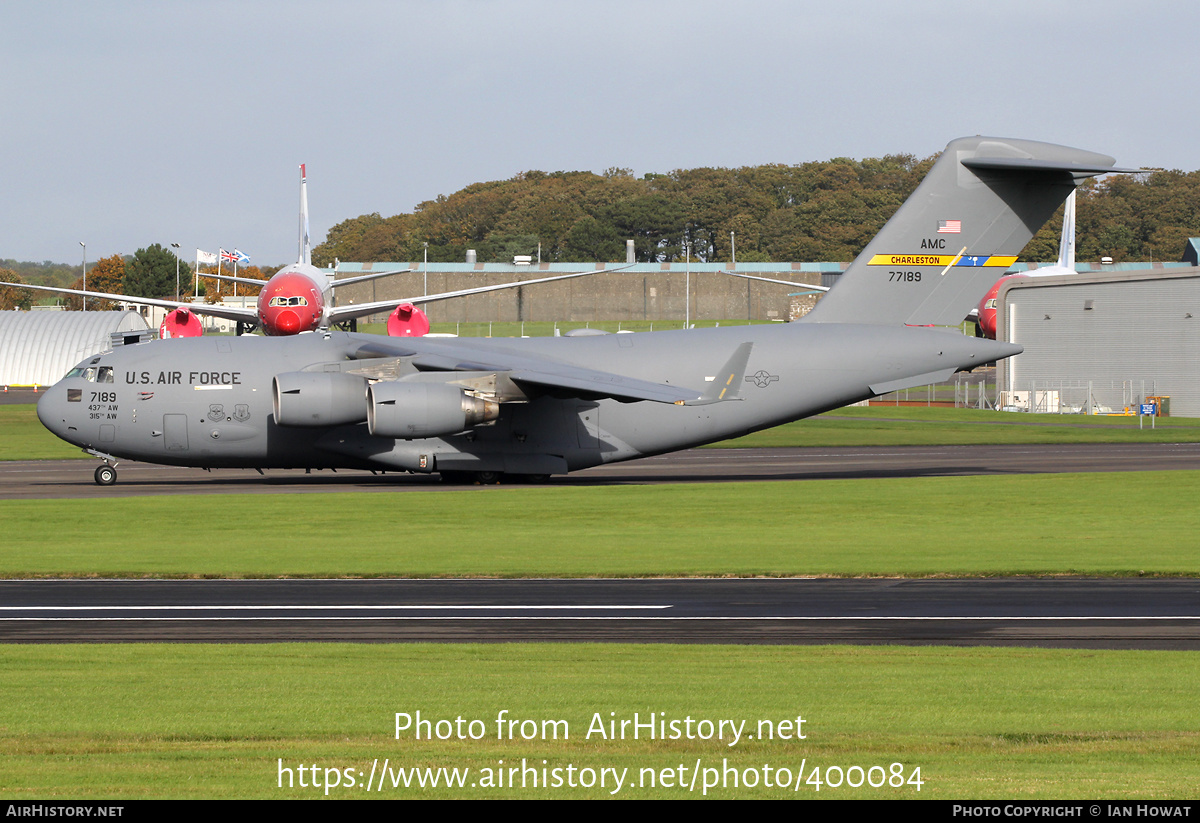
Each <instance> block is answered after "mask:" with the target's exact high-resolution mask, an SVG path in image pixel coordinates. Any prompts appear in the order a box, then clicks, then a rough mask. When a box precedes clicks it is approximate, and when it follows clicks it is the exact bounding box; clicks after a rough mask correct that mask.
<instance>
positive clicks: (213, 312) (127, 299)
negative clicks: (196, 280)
mask: <svg viewBox="0 0 1200 823" xmlns="http://www.w3.org/2000/svg"><path fill="white" fill-rule="evenodd" d="M0 286H15V287H16V288H19V289H33V290H34V291H48V292H54V293H56V294H68V295H75V296H79V297H95V298H97V299H100V300H111V301H112V302H114V303H133V304H134V305H138V306H158V307H159V308H163V309H178V308H186V309H187V310H188V311H191V312H195V313H196V314H201V315H206V316H209V317H223V318H225V319H226V320H244V321H249V322H252V323H257V322H258V313H257V312H256V311H255V310H254V309H243V308H237V307H234V306H221V305H215V304H207V303H205V304H196V303H184V302H182V301H180V300H158V299H155V298H153V297H133V296H130V295H128V294H109V293H108V292H103V291H80V290H79V289H60V288H57V287H55V286H34V285H30V284H29V283H0Z"/></svg>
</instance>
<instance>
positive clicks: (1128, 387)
mask: <svg viewBox="0 0 1200 823" xmlns="http://www.w3.org/2000/svg"><path fill="white" fill-rule="evenodd" d="M996 309H997V314H996V326H997V329H998V330H999V335H998V336H999V337H1000V338H1001V339H1003V340H1008V341H1010V342H1013V343H1019V344H1020V345H1022V346H1024V347H1025V351H1024V352H1023V353H1022V354H1019V355H1017V356H1016V357H1011V358H1009V359H1008V360H1002V361H1000V363H999V364H998V367H997V384H998V387H999V388H1000V390H1001V391H1002V392H1008V394H1007V395H1003V394H1002V397H1001V402H1002V403H1005V404H1010V405H1018V406H1020V407H1023V408H1029V409H1030V410H1032V411H1049V412H1054V411H1060V412H1077V411H1101V412H1103V411H1105V410H1106V409H1111V410H1112V411H1114V412H1121V411H1123V410H1124V409H1126V408H1129V409H1130V410H1131V411H1133V412H1134V413H1136V412H1137V405H1138V404H1140V403H1142V402H1149V401H1148V398H1151V397H1163V396H1166V397H1169V398H1170V401H1169V411H1170V414H1172V415H1175V416H1181V417H1200V368H1198V366H1197V364H1200V267H1194V266H1193V267H1185V268H1175V267H1172V268H1165V267H1164V268H1153V269H1142V270H1140V271H1112V272H1107V273H1097V274H1088V273H1080V274H1076V275H1057V276H1048V277H1036V278H1013V279H1010V280H1008V281H1006V282H1005V283H1004V285H1002V286H1001V287H1000V292H999V294H998V295H997V301H996Z"/></svg>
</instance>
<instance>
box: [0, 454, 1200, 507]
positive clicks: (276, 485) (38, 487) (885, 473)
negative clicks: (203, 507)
mask: <svg viewBox="0 0 1200 823" xmlns="http://www.w3.org/2000/svg"><path fill="white" fill-rule="evenodd" d="M97 465H99V461H97V460H44V461H11V462H4V463H0V500H17V499H39V498H41V499H48V498H83V497H140V496H145V495H164V494H187V495H195V494H268V493H269V494H279V493H285V494H296V493H329V492H350V491H353V492H389V493H396V492H403V491H433V490H447V489H463V488H476V489H478V488H480V487H478V486H476V487H471V486H466V487H464V486H451V485H447V484H444V483H442V482H440V480H439V479H438V477H437V476H430V475H415V474H402V473H401V474H397V473H391V474H379V475H372V474H371V473H370V472H363V471H338V472H332V471H320V472H313V473H312V474H305V473H304V472H303V471H285V470H278V471H275V470H268V471H267V472H265V474H263V475H259V474H258V472H256V471H254V470H252V469H214V470H213V471H212V472H206V471H203V470H202V469H191V468H174V467H171V466H155V465H151V464H148V463H135V462H124V461H122V462H120V463H119V464H118V465H117V483H116V485H113V486H97V485H96V484H95V483H94V482H93V481H92V472H93V471H94V470H95V467H96V466H97ZM1177 469H1200V443H1154V444H1138V443H1125V444H1101V445H1095V444H1082V445H1025V446H894V447H878V448H874V447H845V448H814V449H803V448H801V449H795V448H786V449H690V450H688V451H682V452H675V453H673V454H665V455H660V456H657V457H647V458H644V459H641V460H633V461H629V462H627V463H616V464H613V465H608V466H597V467H596V468H592V469H586V470H584V471H580V472H573V473H572V474H569V475H566V476H564V477H555V478H552V479H551V480H550V485H559V486H603V485H622V484H644V483H712V482H751V481H759V482H761V481H771V480H827V479H833V478H855V477H948V476H963V475H981V474H1040V473H1047V472H1050V473H1053V472H1112V471H1157V470H1177Z"/></svg>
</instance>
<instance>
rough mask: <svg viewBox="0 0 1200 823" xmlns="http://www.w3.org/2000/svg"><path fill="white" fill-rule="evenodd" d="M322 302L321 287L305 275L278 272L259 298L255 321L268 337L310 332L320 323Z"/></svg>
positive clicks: (294, 272)
mask: <svg viewBox="0 0 1200 823" xmlns="http://www.w3.org/2000/svg"><path fill="white" fill-rule="evenodd" d="M323 304H324V299H323V297H322V294H321V289H320V286H318V285H317V283H316V282H315V281H314V280H313V279H312V278H310V277H308V276H307V275H306V274H303V273H301V272H297V271H287V270H284V271H281V272H279V273H278V274H276V275H275V276H274V277H272V278H271V279H270V280H269V281H268V282H267V285H265V286H263V289H262V292H260V293H259V295H258V317H259V320H260V321H261V324H262V330H263V332H264V333H266V334H269V335H289V334H299V333H300V332H302V331H312V330H313V329H315V328H316V327H317V326H318V325H319V324H320V322H321V314H322V311H323V308H324V306H323Z"/></svg>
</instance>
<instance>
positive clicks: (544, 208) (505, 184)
mask: <svg viewBox="0 0 1200 823" xmlns="http://www.w3.org/2000/svg"><path fill="white" fill-rule="evenodd" d="M936 159H937V156H936V155H935V156H933V157H927V158H925V159H917V158H916V157H914V156H912V155H888V156H886V157H881V158H868V159H865V160H851V159H848V158H844V157H842V158H835V159H832V160H828V161H825V162H813V163H804V164H801V165H797V166H786V165H763V166H747V167H743V168H737V169H723V168H700V169H689V170H678V171H673V172H671V173H669V174H646V175H644V176H642V177H640V178H639V177H634V176H633V174H632V173H631V172H630V171H629V170H628V169H609V170H608V171H606V172H604V173H603V174H595V173H592V172H542V171H528V172H524V173H522V174H518V175H517V176H515V177H513V178H512V179H510V180H503V181H495V182H490V183H475V184H472V185H470V186H467V187H466V188H464V189H462V190H461V191H458V192H455V193H454V194H451V195H449V196H445V195H443V196H439V197H438V198H436V199H435V200H429V201H426V202H424V203H421V204H420V205H418V206H417V207H416V209H414V210H413V212H412V213H406V214H397V215H394V216H391V217H381V216H380V215H379V214H378V213H374V214H365V215H360V216H359V217H353V218H350V219H348V220H344V221H342V222H341V223H338V224H337V225H335V226H334V227H333V228H331V229H330V230H329V233H328V235H327V237H326V239H325V242H323V243H321V244H320V245H319V246H317V247H316V248H315V249H314V250H313V262H314V263H316V264H317V265H321V266H331V265H333V264H334V261H335V260H346V261H413V260H421V259H422V256H423V254H424V253H425V251H426V250H428V255H429V259H430V260H433V261H439V262H461V261H462V260H464V259H465V256H466V252H467V250H468V249H475V251H476V254H477V259H478V260H479V261H481V262H484V261H495V262H507V261H511V259H512V257H513V255H515V254H529V255H536V254H538V253H539V243H540V254H541V259H542V260H543V261H549V262H556V261H564V262H568V261H571V262H574V261H579V262H587V261H597V262H599V261H619V260H624V259H625V241H626V240H627V239H632V240H633V241H634V247H635V254H636V259H637V260H638V262H675V261H681V260H683V259H684V256H685V254H686V253H687V252H686V251H685V250H686V249H687V248H688V247H689V246H690V254H691V257H692V259H694V260H698V261H703V262H725V261H729V260H730V259H731V258H732V256H733V255H734V253H736V258H737V260H739V261H741V262H779V261H787V262H793V261H794V262H809V261H849V260H852V259H854V257H856V256H857V255H858V253H859V252H860V251H862V249H863V247H864V246H865V245H866V244H867V242H868V241H869V240H870V239H871V238H872V237H874V236H875V234H876V233H878V231H879V230H880V229H881V228H882V227H883V224H884V223H885V222H886V221H887V220H888V218H890V217H891V216H892V214H893V213H894V212H895V211H896V209H898V208H899V207H900V205H901V204H902V203H903V202H904V200H905V199H906V198H907V197H908V195H909V194H911V193H912V191H913V189H915V188H916V186H917V184H918V183H919V182H920V181H921V179H922V178H923V177H924V176H925V173H926V172H927V171H928V170H929V168H930V166H932V164H933V162H934V161H935V160H936ZM1198 207H1200V172H1187V173H1185V172H1181V171H1159V172H1154V173H1147V174H1141V175H1112V176H1110V177H1108V178H1106V179H1104V180H1101V181H1099V182H1096V181H1094V180H1090V181H1088V182H1087V183H1085V184H1084V185H1083V186H1082V187H1081V189H1080V192H1079V196H1078V200H1077V221H1076V222H1077V231H1076V235H1077V255H1078V257H1079V259H1080V260H1088V259H1098V258H1100V257H1101V256H1107V257H1112V258H1113V259H1114V260H1115V261H1117V262H1120V261H1122V260H1149V259H1156V260H1178V259H1180V257H1181V256H1182V254H1183V248H1184V244H1185V242H1186V241H1187V238H1189V237H1196V236H1200V208H1198ZM1061 230H1062V210H1061V209H1060V210H1059V211H1058V213H1057V214H1056V216H1055V217H1054V218H1052V219H1051V220H1050V221H1049V222H1048V223H1047V225H1046V226H1045V227H1043V228H1042V230H1041V231H1040V232H1039V233H1038V234H1037V235H1036V236H1035V237H1034V238H1033V239H1032V240H1031V241H1030V242H1029V244H1028V245H1027V246H1026V248H1025V250H1024V251H1023V253H1022V255H1021V257H1022V259H1023V260H1032V261H1045V260H1054V259H1055V258H1056V257H1057V254H1058V239H1059V235H1060V233H1061Z"/></svg>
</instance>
